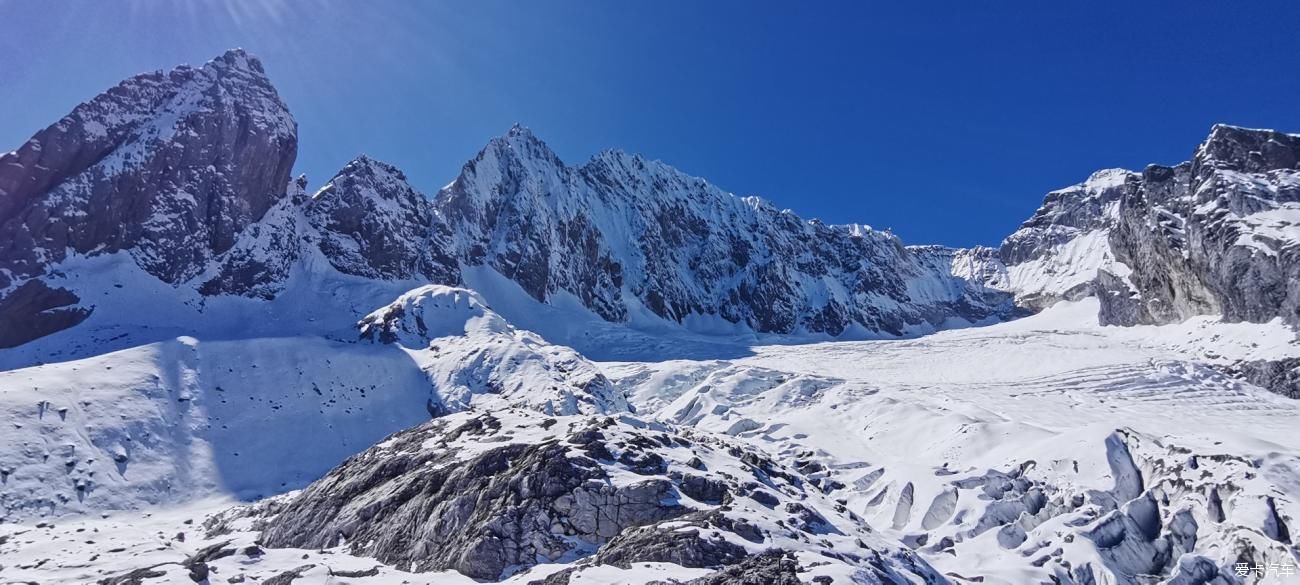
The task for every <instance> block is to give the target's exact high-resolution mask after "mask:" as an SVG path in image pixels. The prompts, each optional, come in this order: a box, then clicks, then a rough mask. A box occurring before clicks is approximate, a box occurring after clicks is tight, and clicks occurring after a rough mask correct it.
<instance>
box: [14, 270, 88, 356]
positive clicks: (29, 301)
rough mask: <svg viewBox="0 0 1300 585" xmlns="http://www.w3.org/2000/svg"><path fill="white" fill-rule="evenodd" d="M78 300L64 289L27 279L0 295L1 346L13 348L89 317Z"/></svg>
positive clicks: (86, 309)
mask: <svg viewBox="0 0 1300 585" xmlns="http://www.w3.org/2000/svg"><path fill="white" fill-rule="evenodd" d="M80 301H81V299H80V298H79V297H77V295H76V294H74V293H73V292H72V291H70V290H68V289H65V288H50V287H49V286H48V285H46V284H45V282H44V281H41V280H28V281H26V282H24V283H23V284H21V285H18V286H17V287H16V288H14V289H13V290H11V291H10V292H9V294H8V295H7V296H5V297H3V298H0V348H4V347H14V346H16V345H20V344H23V343H26V342H28V341H31V340H33V339H36V338H38V337H43V336H45V335H49V334H50V333H53V332H55V331H60V330H63V329H67V328H68V327H72V326H73V325H76V324H77V323H80V322H82V321H83V320H85V318H86V317H88V316H90V311H91V309H90V308H85V307H79V306H77V303H78V302H80Z"/></svg>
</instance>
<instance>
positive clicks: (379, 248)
mask: <svg viewBox="0 0 1300 585" xmlns="http://www.w3.org/2000/svg"><path fill="white" fill-rule="evenodd" d="M304 212H305V214H306V217H307V219H308V221H309V222H310V223H311V225H312V226H313V227H315V228H316V230H317V231H318V232H319V234H320V241H319V244H318V245H319V246H320V249H321V252H323V253H324V254H325V256H326V258H328V259H329V262H330V264H332V265H333V266H334V268H335V269H337V270H338V271H339V272H343V273H345V274H351V275H355V276H364V277H367V278H377V279H383V280H395V279H397V280H400V279H411V278H419V279H424V280H428V281H429V282H435V283H440V284H455V283H457V282H459V281H460V273H459V270H458V264H457V262H456V260H455V258H453V257H452V255H451V250H450V249H449V244H448V240H449V239H450V236H451V234H450V231H449V230H448V229H447V227H446V225H444V224H443V223H442V222H441V221H439V220H438V218H437V217H435V216H434V214H433V208H432V204H431V203H430V202H429V200H428V199H427V198H426V197H425V196H424V195H422V194H420V193H419V192H418V191H416V190H415V189H413V188H412V187H411V186H410V185H409V184H408V183H407V182H406V175H404V174H402V172H401V171H399V170H397V169H396V168H394V167H393V166H391V165H388V164H385V163H382V162H379V161H377V160H374V159H372V158H370V157H367V156H365V155H362V156H360V157H358V158H357V159H356V160H353V161H352V162H350V163H348V165H347V166H345V167H343V169H342V170H341V171H339V172H338V174H336V175H335V176H334V178H333V179H330V182H329V183H327V184H326V185H325V186H324V187H321V189H320V190H319V191H317V192H316V194H315V195H312V197H311V200H310V202H309V203H308V204H307V205H306V208H305V211H304Z"/></svg>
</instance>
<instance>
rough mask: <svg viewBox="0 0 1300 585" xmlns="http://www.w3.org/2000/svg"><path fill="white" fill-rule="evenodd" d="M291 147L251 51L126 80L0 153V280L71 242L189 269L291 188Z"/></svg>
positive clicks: (36, 265) (143, 262)
mask: <svg viewBox="0 0 1300 585" xmlns="http://www.w3.org/2000/svg"><path fill="white" fill-rule="evenodd" d="M297 147H298V137H297V125H296V123H295V122H294V120H293V117H292V116H290V115H289V111H288V108H286V107H285V105H284V104H283V102H281V101H280V98H279V96H278V95H277V94H276V92H275V89H274V88H273V87H272V86H271V84H270V82H269V81H268V80H267V79H266V75H265V72H264V71H263V69H262V65H261V63H260V62H259V61H258V60H257V59H256V58H254V57H251V56H249V55H247V54H246V53H244V52H243V51H240V50H233V51H229V52H227V53H226V54H224V55H222V56H220V57H218V58H216V59H214V60H212V61H210V62H208V63H207V64H206V65H204V66H202V67H199V68H194V67H189V66H181V67H178V68H176V69H173V70H172V71H170V72H166V73H164V72H161V71H159V72H154V73H147V74H143V75H138V76H136V77H133V78H131V79H128V80H126V81H124V82H122V83H121V84H119V85H118V86H117V87H114V88H113V89H110V90H109V91H107V92H105V93H103V94H101V95H100V96H98V97H96V98H95V99H93V100H91V101H89V102H87V103H84V104H82V105H80V106H78V107H77V108H76V109H74V110H73V111H72V113H71V114H69V115H68V116H67V117H65V118H64V119H62V120H60V121H59V122H58V123H56V124H54V125H52V126H50V127H48V128H46V129H45V130H42V131H40V132H38V133H37V134H36V135H35V136H33V137H32V138H31V140H29V141H28V142H27V143H26V144H24V145H23V146H21V147H20V148H19V149H18V150H17V151H15V152H11V153H8V154H5V155H3V156H0V290H3V289H5V288H8V287H9V286H10V284H12V283H14V282H17V281H21V280H25V279H27V278H32V277H38V276H41V275H42V274H43V273H44V272H45V271H46V269H47V268H48V267H49V266H51V265H52V264H55V263H57V262H59V261H60V260H62V259H63V258H65V257H66V254H67V253H68V251H69V250H71V251H73V252H75V253H80V254H88V253H97V254H107V253H112V252H116V251H119V250H127V251H129V252H130V253H131V256H132V257H133V258H134V259H135V261H136V263H138V264H139V265H140V266H141V267H142V268H144V269H145V270H146V271H148V272H149V273H150V274H153V275H154V276H157V277H158V278H160V279H162V280H164V281H166V282H169V283H178V282H182V281H185V280H187V279H189V278H191V277H194V276H196V275H197V274H199V273H200V272H201V271H202V270H203V268H204V266H205V265H206V263H207V261H208V260H210V259H211V258H212V257H213V256H215V255H218V254H220V253H222V252H224V251H226V250H228V249H230V247H231V246H233V245H234V243H235V239H236V237H237V236H238V235H239V233H240V232H241V231H243V229H244V228H245V227H247V226H248V225H250V224H252V223H253V222H255V221H257V220H259V219H261V218H262V216H263V215H265V214H266V212H267V210H269V209H270V208H271V206H272V205H274V204H275V202H276V201H278V200H279V198H281V197H283V194H284V192H285V188H284V187H285V185H287V184H288V182H289V172H290V169H291V168H292V166H293V162H294V158H295V156H296V154H297Z"/></svg>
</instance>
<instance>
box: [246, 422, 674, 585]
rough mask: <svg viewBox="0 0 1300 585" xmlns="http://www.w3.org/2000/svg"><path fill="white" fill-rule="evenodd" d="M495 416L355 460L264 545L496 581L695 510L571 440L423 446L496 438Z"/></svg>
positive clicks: (289, 512)
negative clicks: (623, 474) (584, 452)
mask: <svg viewBox="0 0 1300 585" xmlns="http://www.w3.org/2000/svg"><path fill="white" fill-rule="evenodd" d="M495 420H496V419H495V418H494V417H492V416H491V415H484V417H482V418H480V419H474V420H471V421H468V422H465V423H464V424H460V425H457V426H453V425H452V424H451V423H449V422H446V421H445V420H441V419H440V420H435V421H431V422H429V423H426V424H425V425H422V426H421V427H417V428H415V429H412V430H410V431H405V432H403V433H400V434H398V435H397V436H395V437H394V438H393V439H390V440H389V441H388V442H387V443H386V444H385V445H381V446H380V447H377V448H374V449H371V450H370V451H367V452H365V453H362V454H360V455H357V456H355V457H353V458H351V459H349V460H348V461H347V462H345V463H344V464H343V465H341V466H340V467H339V468H338V469H336V470H334V471H333V472H331V473H330V474H329V475H328V476H326V477H325V478H323V479H321V480H320V481H318V482H316V483H315V484H313V485H312V486H311V487H310V488H308V489H307V490H306V491H305V492H303V494H302V496H300V497H299V498H297V499H295V500H294V501H293V502H292V503H290V504H289V505H288V506H287V507H286V508H285V509H284V510H283V511H282V512H281V513H280V514H279V515H278V516H276V517H275V518H274V519H273V520H272V521H271V522H270V524H269V526H268V527H267V529H266V531H265V533H264V534H263V538H264V541H265V543H266V544H267V545H268V546H273V547H274V546H295V547H304V548H308V547H329V546H335V545H337V544H340V543H343V542H347V543H351V544H350V546H351V548H352V552H353V553H355V554H366V555H371V556H374V557H375V558H377V559H379V560H380V561H382V562H384V563H388V564H394V565H399V566H404V567H406V566H410V567H413V568H414V570H417V571H432V570H446V569H452V570H456V571H460V572H461V573H463V574H465V575H468V576H470V577H474V578H476V579H491V580H496V579H500V578H502V577H503V576H504V575H503V573H504V572H505V571H506V569H507V568H508V567H527V566H531V565H532V564H534V563H536V562H537V559H539V558H545V559H549V560H551V561H556V560H558V559H561V558H562V557H564V556H565V555H569V554H572V553H573V552H574V551H575V550H576V549H577V548H578V547H579V546H580V545H581V544H582V543H587V545H589V546H593V547H594V546H598V545H600V544H603V543H604V542H606V541H607V540H608V539H610V538H613V537H614V536H617V535H618V534H620V533H621V532H623V531H624V530H626V529H628V528H632V527H636V526H642V525H646V524H650V523H653V522H657V521H660V520H664V519H667V518H673V517H676V516H680V515H682V514H684V513H685V512H686V511H687V509H686V508H685V507H683V506H681V505H678V504H676V503H673V502H674V500H675V498H676V496H675V494H676V490H675V488H674V486H673V484H672V483H671V482H669V481H667V480H656V479H648V480H646V481H642V482H638V483H634V484H631V485H623V486H617V485H614V484H612V483H611V482H610V478H609V476H608V475H607V474H606V473H605V471H604V470H603V469H602V468H601V466H600V465H599V464H598V463H597V462H596V461H594V460H592V459H589V458H586V457H581V456H579V457H574V456H572V455H570V454H569V451H570V450H571V449H572V448H573V447H572V446H571V444H572V442H571V441H570V442H568V443H566V442H559V441H545V442H542V443H537V444H521V443H514V444H509V445H504V446H501V447H494V448H489V449H487V450H485V451H483V452H482V453H479V454H476V455H473V456H470V457H468V458H462V456H461V454H460V453H458V452H457V450H443V449H426V448H424V447H423V446H422V445H423V444H424V442H425V441H428V440H439V438H441V440H443V441H455V440H457V439H460V438H462V437H466V438H469V436H478V438H480V439H486V438H488V437H487V436H488V435H491V434H492V433H491V431H490V430H489V428H490V427H491V426H492V425H493V424H494V421H495ZM575 438H577V437H575Z"/></svg>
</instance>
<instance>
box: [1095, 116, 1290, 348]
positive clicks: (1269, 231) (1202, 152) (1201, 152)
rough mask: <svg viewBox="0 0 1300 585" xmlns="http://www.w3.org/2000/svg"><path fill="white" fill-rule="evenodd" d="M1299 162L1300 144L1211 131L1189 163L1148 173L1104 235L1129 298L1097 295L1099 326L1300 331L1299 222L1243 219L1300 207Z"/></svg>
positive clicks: (1259, 134) (1279, 137)
mask: <svg viewBox="0 0 1300 585" xmlns="http://www.w3.org/2000/svg"><path fill="white" fill-rule="evenodd" d="M1298 155H1300V136H1296V135H1292V134H1283V133H1280V132H1273V131H1269V130H1249V129H1245V128H1236V127H1232V126H1225V125H1217V126H1215V127H1214V129H1213V130H1211V132H1210V136H1209V137H1208V138H1207V139H1206V141H1205V142H1204V143H1203V144H1202V145H1201V147H1200V148H1199V149H1197V151H1196V153H1195V156H1194V157H1193V158H1192V160H1191V161H1190V162H1188V163H1183V164H1181V165H1178V166H1176V167H1159V166H1152V167H1148V168H1147V169H1146V170H1145V171H1144V172H1143V173H1142V177H1141V180H1140V181H1138V182H1136V183H1135V184H1134V185H1133V186H1132V189H1130V191H1129V192H1128V193H1127V194H1126V195H1125V197H1124V199H1123V201H1122V203H1121V205H1120V214H1119V221H1118V222H1117V224H1116V226H1115V228H1114V229H1113V230H1112V231H1111V232H1110V233H1111V240H1110V242H1111V246H1112V248H1113V249H1114V252H1115V257H1116V259H1117V260H1118V261H1120V262H1123V263H1124V264H1126V265H1127V266H1129V268H1131V269H1132V272H1133V273H1132V274H1131V275H1130V276H1129V281H1130V283H1131V286H1130V287H1129V288H1130V291H1129V292H1130V294H1128V295H1124V294H1116V295H1104V296H1102V297H1101V299H1102V321H1103V323H1107V324H1117V325H1133V324H1149V323H1156V324H1158V323H1169V322H1175V321H1180V320H1183V319H1186V318H1187V317H1190V316H1193V315H1204V314H1222V315H1223V316H1224V318H1225V319H1227V320H1229V321H1250V322H1264V321H1268V320H1270V319H1273V318H1275V317H1282V318H1283V319H1284V320H1285V321H1286V322H1287V323H1290V324H1292V325H1296V324H1300V284H1297V283H1300V255H1297V253H1296V252H1297V244H1296V243H1297V242H1300V224H1291V225H1285V224H1284V222H1279V223H1276V224H1271V227H1267V228H1266V227H1261V225H1260V224H1259V223H1257V222H1255V221H1253V220H1251V219H1250V216H1251V215H1253V214H1257V213H1261V212H1269V211H1273V210H1278V209H1281V208H1282V207H1283V206H1285V205H1287V204H1290V205H1295V204H1296V203H1300V181H1297V178H1300V167H1297V166H1296V165H1297V163H1296V160H1297V156H1298ZM1116 288H1118V287H1117V286H1116V284H1115V283H1114V282H1113V279H1112V282H1111V283H1109V285H1108V290H1115V289H1116ZM1112 301H1117V303H1116V304H1115V305H1112V304H1111V302H1112Z"/></svg>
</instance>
